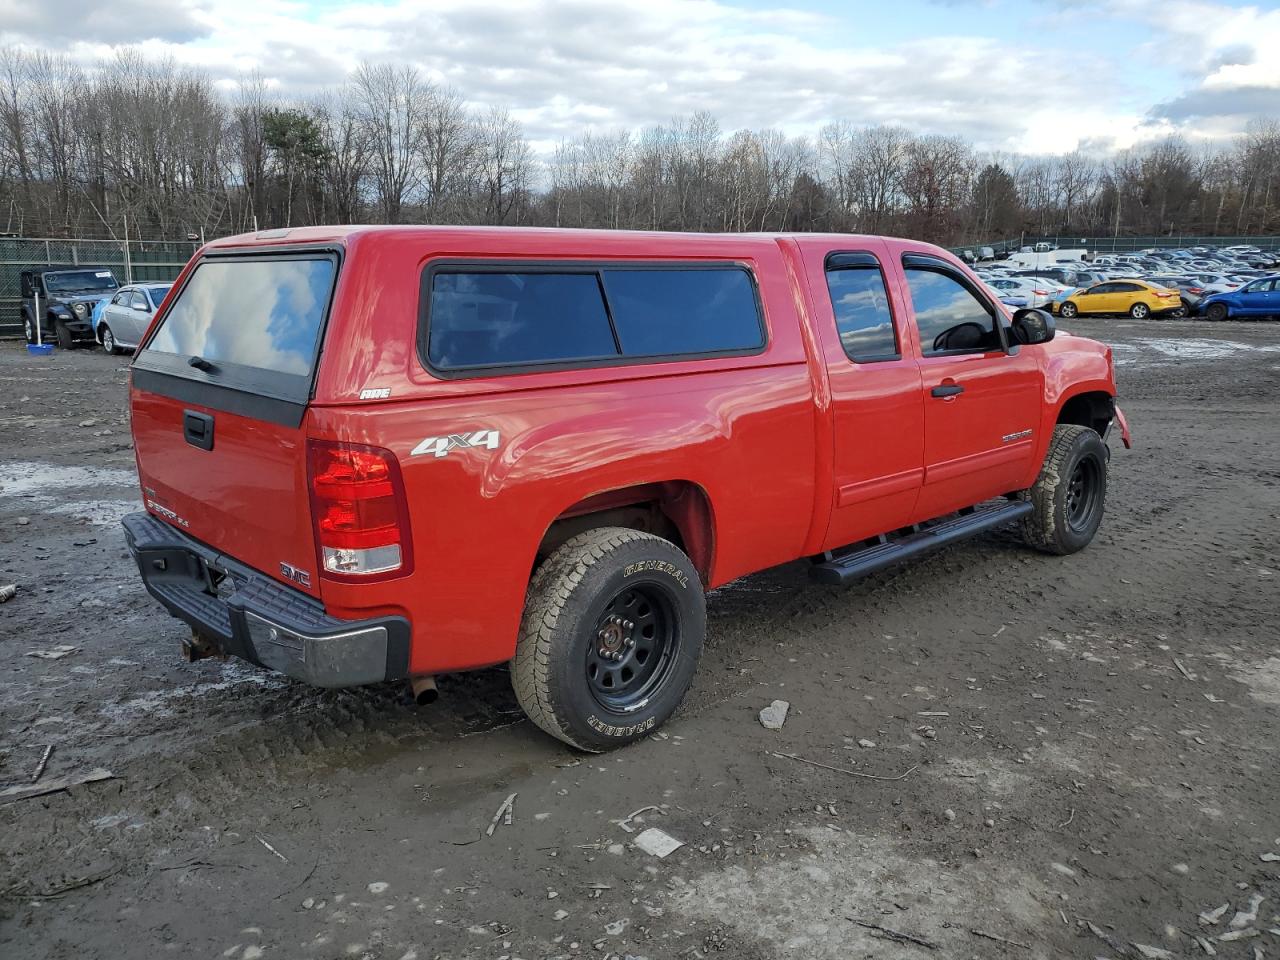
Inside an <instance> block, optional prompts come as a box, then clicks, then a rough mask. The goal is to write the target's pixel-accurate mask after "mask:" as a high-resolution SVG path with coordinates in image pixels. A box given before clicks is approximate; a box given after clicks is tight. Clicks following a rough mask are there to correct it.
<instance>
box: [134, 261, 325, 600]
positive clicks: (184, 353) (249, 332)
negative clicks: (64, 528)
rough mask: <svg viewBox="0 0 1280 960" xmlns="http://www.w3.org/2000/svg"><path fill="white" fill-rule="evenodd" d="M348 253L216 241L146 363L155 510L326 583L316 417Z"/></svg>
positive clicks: (149, 340) (246, 558)
mask: <svg viewBox="0 0 1280 960" xmlns="http://www.w3.org/2000/svg"><path fill="white" fill-rule="evenodd" d="M340 259H341V257H340V250H339V249H338V248H336V247H322V248H314V249H287V250H272V249H271V248H247V249H240V250H236V249H234V248H233V249H229V250H227V251H225V252H224V251H220V250H216V249H215V250H207V251H206V252H205V253H204V254H203V256H201V257H200V258H199V259H198V260H197V261H195V262H193V264H192V265H190V266H189V267H188V269H187V271H185V272H184V275H183V277H182V278H181V279H180V280H179V282H178V289H177V290H176V291H175V292H174V295H173V296H172V297H170V298H169V300H168V305H167V307H166V309H165V311H164V312H163V313H162V314H161V315H160V316H159V317H158V319H157V322H156V324H155V326H154V328H153V329H152V330H151V331H150V332H149V335H148V336H147V337H146V338H144V340H143V343H142V346H141V347H140V349H139V350H138V352H137V355H136V356H135V359H134V363H133V367H132V394H133V395H132V409H133V435H134V446H135V452H136V455H137V460H138V474H139V479H140V482H141V485H142V492H143V500H144V503H145V505H146V508H147V511H148V512H149V513H151V514H152V515H153V516H155V517H157V518H159V519H160V520H163V521H164V522H166V523H168V524H170V525H172V526H174V527H177V528H178V529H180V530H181V531H182V532H183V533H185V534H187V535H189V536H191V537H193V538H195V539H196V540H198V541H200V542H202V543H204V544H206V545H207V546H210V547H212V548H214V549H216V550H218V551H220V552H223V553H224V554H226V555H227V556H229V557H231V558H233V559H235V560H238V561H239V562H241V563H243V564H246V565H248V566H250V567H253V568H255V569H257V570H258V571H260V572H262V573H265V574H267V575H270V576H271V577H274V578H275V579H277V580H280V581H281V582H283V583H286V584H288V585H290V586H293V587H296V588H298V589H301V590H304V591H306V592H308V593H310V594H312V595H314V596H318V595H319V578H318V577H317V576H316V575H315V574H316V564H317V559H316V557H317V554H316V547H315V537H314V534H313V532H312V518H311V511H310V504H309V500H308V496H307V489H308V486H307V463H306V441H305V424H304V421H305V419H306V417H307V408H308V403H309V401H310V398H311V394H312V388H313V379H314V372H315V367H316V363H317V359H318V355H319V350H320V343H321V338H322V336H323V332H324V326H325V323H326V321H327V317H328V312H329V306H330V303H331V300H332V296H333V291H334V287H335V283H336V280H337V275H338V269H339V263H340ZM113 311H121V312H125V311H127V312H130V313H133V312H134V311H133V310H132V307H131V306H116V307H113ZM113 315H114V313H113ZM137 315H138V316H139V317H142V316H144V315H143V314H142V313H140V312H139V313H138V314H137Z"/></svg>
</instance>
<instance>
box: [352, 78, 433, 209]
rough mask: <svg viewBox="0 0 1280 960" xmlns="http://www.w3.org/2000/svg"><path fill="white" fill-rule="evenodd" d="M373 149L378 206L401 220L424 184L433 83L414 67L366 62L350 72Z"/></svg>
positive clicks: (373, 167) (373, 170)
mask: <svg viewBox="0 0 1280 960" xmlns="http://www.w3.org/2000/svg"><path fill="white" fill-rule="evenodd" d="M352 84H353V85H354V87H355V91H356V94H357V96H358V97H359V102H360V107H361V119H362V120H363V122H364V124H365V132H366V135H367V136H368V139H369V147H370V150H371V153H372V162H371V164H370V166H371V168H372V172H373V182H374V188H375V191H376V194H377V199H378V206H379V208H380V211H381V214H382V217H383V219H384V220H385V221H386V222H387V223H399V222H400V220H401V217H402V215H403V210H404V206H405V203H406V202H408V201H409V200H410V199H411V198H412V196H413V194H414V193H415V191H417V189H418V188H419V186H420V185H421V184H422V175H423V170H422V145H423V138H424V133H425V120H426V112H427V105H428V103H429V102H430V100H431V97H432V95H433V92H434V91H433V90H432V88H431V85H430V84H429V83H427V82H426V81H425V80H423V79H422V77H421V75H420V74H419V73H418V70H417V68H416V67H410V66H404V67H395V66H391V65H390V64H372V63H362V64H360V66H358V67H357V68H356V71H355V73H354V74H353V75H352Z"/></svg>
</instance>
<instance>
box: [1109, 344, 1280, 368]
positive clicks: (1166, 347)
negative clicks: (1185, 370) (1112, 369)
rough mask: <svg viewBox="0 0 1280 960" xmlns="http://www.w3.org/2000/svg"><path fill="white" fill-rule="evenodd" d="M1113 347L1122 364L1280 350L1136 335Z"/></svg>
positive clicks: (1224, 357) (1225, 357) (1156, 363)
mask: <svg viewBox="0 0 1280 960" xmlns="http://www.w3.org/2000/svg"><path fill="white" fill-rule="evenodd" d="M1111 350H1112V354H1113V356H1114V357H1115V362H1116V366H1118V367H1126V366H1133V365H1135V364H1141V365H1144V366H1161V365H1163V364H1165V363H1169V362H1174V361H1179V360H1192V361H1200V362H1212V361H1215V360H1228V359H1230V358H1231V357H1234V356H1238V355H1239V354H1242V353H1276V352H1280V344H1267V345H1265V346H1257V345H1255V344H1251V343H1240V342H1239V341H1236V340H1208V339H1195V338H1186V339H1179V338H1172V337H1171V338H1167V339H1166V338H1161V337H1136V338H1134V339H1133V340H1132V341H1122V342H1119V343H1113V344H1111Z"/></svg>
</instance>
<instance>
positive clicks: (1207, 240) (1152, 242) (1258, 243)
mask: <svg viewBox="0 0 1280 960" xmlns="http://www.w3.org/2000/svg"><path fill="white" fill-rule="evenodd" d="M1037 243H1049V244H1052V245H1053V246H1054V247H1055V248H1057V249H1059V250H1079V249H1082V248H1083V249H1085V250H1088V251H1089V252H1090V253H1093V254H1099V253H1101V254H1107V253H1135V252H1137V251H1139V250H1152V249H1170V248H1173V249H1178V248H1182V247H1210V248H1214V247H1234V246H1253V247H1257V248H1258V249H1260V250H1262V251H1264V252H1266V253H1275V254H1277V255H1280V236H1277V237H1198V236H1181V235H1179V236H1159V237H1156V236H1150V237H1073V236H1064V235H1047V234H1046V235H1038V234H1030V233H1029V234H1025V235H1024V236H1022V237H1019V238H1017V239H1014V240H993V241H984V242H982V243H971V244H965V245H964V246H962V247H952V248H951V251H952V252H953V253H955V254H957V255H960V254H962V253H963V252H964V251H965V250H971V251H973V253H974V255H975V256H976V255H977V254H978V251H979V250H980V249H981V248H983V247H990V248H991V249H992V251H993V252H995V253H996V254H1001V253H1006V252H1007V253H1016V252H1017V251H1018V250H1021V249H1022V248H1023V247H1033V246H1035V245H1036V244H1037Z"/></svg>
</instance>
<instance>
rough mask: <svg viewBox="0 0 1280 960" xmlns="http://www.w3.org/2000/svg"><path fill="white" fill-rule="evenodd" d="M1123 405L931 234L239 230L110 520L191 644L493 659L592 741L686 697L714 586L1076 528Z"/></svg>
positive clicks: (304, 670)
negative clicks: (127, 499)
mask: <svg viewBox="0 0 1280 960" xmlns="http://www.w3.org/2000/svg"><path fill="white" fill-rule="evenodd" d="M891 305H892V306H891ZM1115 393H1116V386H1115V376H1114V369H1113V366H1112V356H1111V349H1110V348H1109V347H1107V346H1105V345H1104V344H1101V343H1097V342H1095V341H1092V340H1089V339H1086V338H1083V337H1065V336H1064V337H1059V338H1056V339H1055V337H1054V320H1053V318H1052V317H1051V316H1050V315H1049V314H1047V313H1045V312H1043V311H1037V310H1029V311H1028V310H1024V311H1020V312H1018V313H1017V314H1014V315H1013V316H1012V317H1010V316H1009V315H1008V314H1007V313H1006V312H1005V311H1004V309H1003V308H1002V307H1001V306H999V305H998V304H997V303H996V302H995V301H994V300H993V298H992V297H991V296H990V294H989V293H988V291H986V289H985V288H984V287H983V286H982V284H981V283H980V282H979V281H978V280H977V278H976V277H975V276H974V275H973V274H972V273H971V272H970V271H969V270H968V269H967V268H966V267H964V266H963V264H962V263H961V262H960V260H959V259H958V258H956V257H954V256H952V255H951V254H949V253H947V252H945V251H944V250H941V249H940V248H938V247H934V246H931V245H929V244H926V243H916V242H912V241H906V240H897V239H886V238H879V237H858V236H847V237H838V236H815V235H804V234H790V235H785V236H767V235H722V236H717V235H688V234H654V233H635V234H630V233H617V232H611V231H588V230H526V229H493V228H483V227H476V228H465V227H450V228H431V227H402V228H383V229H378V228H361V227H340V228H337V227H335V228H304V229H294V230H290V231H283V232H280V233H273V234H271V235H262V234H259V235H250V236H241V237H235V238H231V239H228V240H220V241H216V242H214V243H212V244H210V245H208V246H206V247H204V248H203V249H202V250H201V251H200V253H198V254H197V256H196V257H195V258H194V259H193V261H192V262H191V263H190V264H189V265H188V266H187V267H186V269H185V270H184V271H183V274H182V276H181V277H180V278H179V279H178V281H177V284H176V286H175V288H174V290H173V292H172V293H171V294H170V296H169V297H168V298H167V299H166V301H165V305H164V306H163V307H162V309H161V312H160V314H159V315H158V317H157V319H156V321H155V322H154V323H153V325H152V327H151V330H150V331H149V332H148V334H147V336H146V337H145V338H144V339H143V343H142V345H141V347H140V349H139V350H138V352H137V355H136V356H135V358H134V360H133V366H132V376H131V386H130V398H131V412H132V417H131V422H132V430H133V438H134V444H135V453H136V457H137V463H138V473H139V479H140V484H141V488H142V495H143V502H144V505H145V512H141V513H137V514H133V515H131V516H129V517H127V518H126V519H125V521H124V527H125V533H126V537H127V541H128V545H129V549H130V550H131V551H132V554H133V556H134V557H135V558H136V561H137V564H138V569H139V572H140V574H141V576H142V579H143V580H144V582H145V583H146V586H147V589H148V590H149V591H150V592H151V594H152V595H153V596H154V597H155V598H156V599H157V600H159V601H160V602H161V603H162V604H163V605H164V606H165V607H166V608H167V609H168V610H169V611H170V612H171V613H172V614H173V615H175V616H176V617H178V618H180V619H182V620H183V621H185V622H186V623H188V624H190V625H191V627H192V628H193V631H194V634H193V636H192V638H191V639H190V640H189V641H188V642H187V646H186V651H187V654H188V656H189V657H192V658H199V657H203V656H210V655H217V654H230V655H234V656H237V657H241V658H244V659H246V660H249V661H251V662H253V663H256V664H259V665H262V666H266V667H269V668H272V669H275V670H279V671H282V672H284V673H286V674H289V675H291V676H294V677H297V678H299V679H301V680H304V681H307V682H310V683H313V684H317V685H320V686H329V687H341V686H353V685H357V684H366V683H373V682H379V681H383V680H388V679H403V678H414V688H415V690H417V691H418V692H420V693H421V694H423V695H424V696H425V695H429V692H430V691H431V690H432V689H433V688H432V680H431V678H432V677H433V675H434V674H437V673H443V672H452V671H458V670H465V669H470V668H477V667H483V666H487V665H492V664H499V663H504V662H510V670H511V678H512V683H513V686H514V688H515V692H516V697H517V699H518V700H519V702H520V704H521V705H522V706H523V707H524V709H525V710H526V712H527V713H528V715H529V716H530V717H531V718H532V719H533V721H534V722H535V723H536V724H537V725H538V726H540V727H541V728H542V729H543V730H545V731H547V732H548V733H550V734H552V735H554V736H556V737H559V738H560V739H562V740H564V741H566V742H567V743H570V744H572V745H574V746H575V747H578V748H581V749H584V750H604V749H608V748H611V747H615V746H619V745H621V744H624V743H627V742H629V741H632V740H636V739H639V738H640V737H643V736H645V735H646V734H648V733H649V732H650V731H652V730H653V729H654V728H656V727H657V726H658V725H660V724H661V723H663V722H664V721H665V720H666V719H667V717H668V716H670V714H671V713H672V711H673V710H674V709H675V708H676V706H677V705H678V704H679V702H680V700H681V698H682V697H683V696H684V694H685V691H686V690H687V688H688V686H689V684H690V680H691V678H692V675H693V672H694V669H695V666H696V664H697V662H698V658H699V655H700V653H701V651H702V646H703V637H704V634H705V631H706V612H705V601H704V590H706V589H710V588H713V587H717V586H720V585H721V584H724V583H727V582H729V581H731V580H734V579H736V578H738V577H741V576H744V575H746V574H748V573H751V572H753V571H756V570H760V569H763V568H766V567H771V566H773V565H775V564H780V563H785V562H789V561H792V560H795V559H796V558H801V557H808V558H813V561H814V562H813V564H812V567H811V570H812V575H813V576H814V578H816V579H817V580H819V581H820V582H823V583H829V584H843V583H847V582H850V581H852V580H854V579H856V578H858V577H860V576H862V575H864V574H866V573H869V572H871V571H874V570H878V569H882V568H884V567H885V566H886V565H888V564H892V563H897V562H900V561H903V560H907V559H909V558H911V557H913V556H916V555H918V554H920V553H922V552H924V551H927V550H929V549H931V548H934V547H938V546H942V545H944V544H946V543H949V542H952V541H954V540H957V539H959V538H962V537H966V536H969V535H972V534H975V533H977V532H979V531H982V530H988V529H991V528H994V527H996V526H999V525H1004V524H1008V523H1013V522H1017V523H1019V524H1021V532H1022V535H1023V536H1024V537H1025V538H1026V540H1027V541H1028V542H1029V543H1030V544H1032V545H1034V546H1035V547H1037V548H1040V549H1042V550H1046V551H1049V552H1051V553H1058V554H1066V553H1072V552H1074V551H1077V550H1080V549H1082V548H1084V547H1085V546H1086V545H1087V544H1088V543H1089V541H1090V540H1091V539H1092V537H1093V535H1094V533H1095V531H1096V530H1097V529H1098V525H1099V524H1100V523H1101V520H1102V515H1103V509H1104V501H1105V496H1106V483H1107V463H1108V454H1107V448H1106V445H1105V444H1106V439H1107V437H1108V434H1109V433H1110V432H1111V431H1112V429H1113V428H1116V429H1117V432H1118V433H1119V434H1120V435H1121V437H1122V438H1123V439H1124V441H1125V442H1126V444H1127V443H1128V429H1127V426H1126V424H1125V420H1124V417H1123V415H1122V414H1121V413H1120V411H1119V408H1118V407H1117V406H1116V403H1115ZM304 491H305V492H304ZM917 525H919V526H917Z"/></svg>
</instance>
